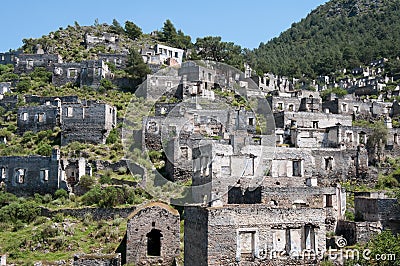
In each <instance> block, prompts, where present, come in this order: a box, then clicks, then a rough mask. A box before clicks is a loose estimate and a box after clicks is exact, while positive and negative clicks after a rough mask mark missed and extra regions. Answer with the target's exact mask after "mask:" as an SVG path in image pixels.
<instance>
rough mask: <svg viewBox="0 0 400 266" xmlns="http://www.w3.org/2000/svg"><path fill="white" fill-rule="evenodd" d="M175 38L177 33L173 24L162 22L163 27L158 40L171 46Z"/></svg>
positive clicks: (167, 21) (169, 21) (168, 21)
mask: <svg viewBox="0 0 400 266" xmlns="http://www.w3.org/2000/svg"><path fill="white" fill-rule="evenodd" d="M177 36H178V33H177V32H176V28H175V26H174V24H172V22H171V20H169V19H167V20H166V21H165V22H164V26H163V28H162V30H161V36H160V40H161V41H162V42H166V43H168V44H170V45H172V44H173V43H174V41H175V39H176V37H177Z"/></svg>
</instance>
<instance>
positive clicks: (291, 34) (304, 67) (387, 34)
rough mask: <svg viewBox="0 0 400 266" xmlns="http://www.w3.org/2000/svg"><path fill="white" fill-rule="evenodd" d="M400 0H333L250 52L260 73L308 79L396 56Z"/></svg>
mask: <svg viewBox="0 0 400 266" xmlns="http://www.w3.org/2000/svg"><path fill="white" fill-rule="evenodd" d="M399 40H400V1H397V0H332V1H330V2H328V3H326V4H324V5H322V6H320V7H318V8H317V9H315V10H314V11H312V12H311V13H310V14H309V15H308V16H307V17H306V18H304V19H302V20H301V21H300V22H298V23H293V24H292V27H291V28H290V29H288V30H287V31H285V32H283V33H282V34H281V35H280V36H279V37H276V38H274V39H272V40H271V41H269V42H267V43H265V44H264V43H261V44H260V46H259V48H257V49H255V50H254V51H252V54H250V56H249V58H250V62H251V65H252V66H253V68H255V69H257V70H258V71H259V72H272V73H275V74H279V75H287V76H297V77H299V76H301V75H302V74H305V75H307V76H309V77H315V76H317V75H322V74H329V73H331V72H334V71H336V70H338V69H341V68H352V67H356V66H358V65H360V64H369V63H370V62H371V61H372V60H374V59H377V58H380V57H386V58H396V57H397V56H399V55H400V50H399V49H398V47H399V44H400V43H399Z"/></svg>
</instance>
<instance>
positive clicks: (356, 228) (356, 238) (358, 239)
mask: <svg viewBox="0 0 400 266" xmlns="http://www.w3.org/2000/svg"><path fill="white" fill-rule="evenodd" d="M382 230H383V226H382V224H381V223H380V222H352V221H339V222H338V225H337V228H336V235H341V236H343V237H344V238H346V240H347V245H348V246H352V245H355V244H357V243H360V244H362V243H366V242H368V241H369V240H370V239H371V238H372V237H374V236H375V235H377V234H379V233H380V232H382Z"/></svg>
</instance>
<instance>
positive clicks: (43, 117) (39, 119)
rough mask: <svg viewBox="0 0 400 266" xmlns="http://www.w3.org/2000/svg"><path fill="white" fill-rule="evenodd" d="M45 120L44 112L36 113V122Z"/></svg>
mask: <svg viewBox="0 0 400 266" xmlns="http://www.w3.org/2000/svg"><path fill="white" fill-rule="evenodd" d="M44 121H45V115H44V113H39V114H38V122H39V123H42V122H44Z"/></svg>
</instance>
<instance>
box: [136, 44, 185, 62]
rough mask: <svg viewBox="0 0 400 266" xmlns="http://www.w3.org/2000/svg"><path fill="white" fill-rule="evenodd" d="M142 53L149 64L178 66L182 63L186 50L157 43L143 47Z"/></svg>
mask: <svg viewBox="0 0 400 266" xmlns="http://www.w3.org/2000/svg"><path fill="white" fill-rule="evenodd" d="M140 54H141V55H142V58H143V61H144V62H145V63H146V64H149V65H163V64H164V65H168V66H178V65H181V64H182V59H183V54H184V50H182V49H179V48H174V47H170V46H166V45H163V44H156V45H155V46H154V47H144V48H142V49H141V51H140Z"/></svg>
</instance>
